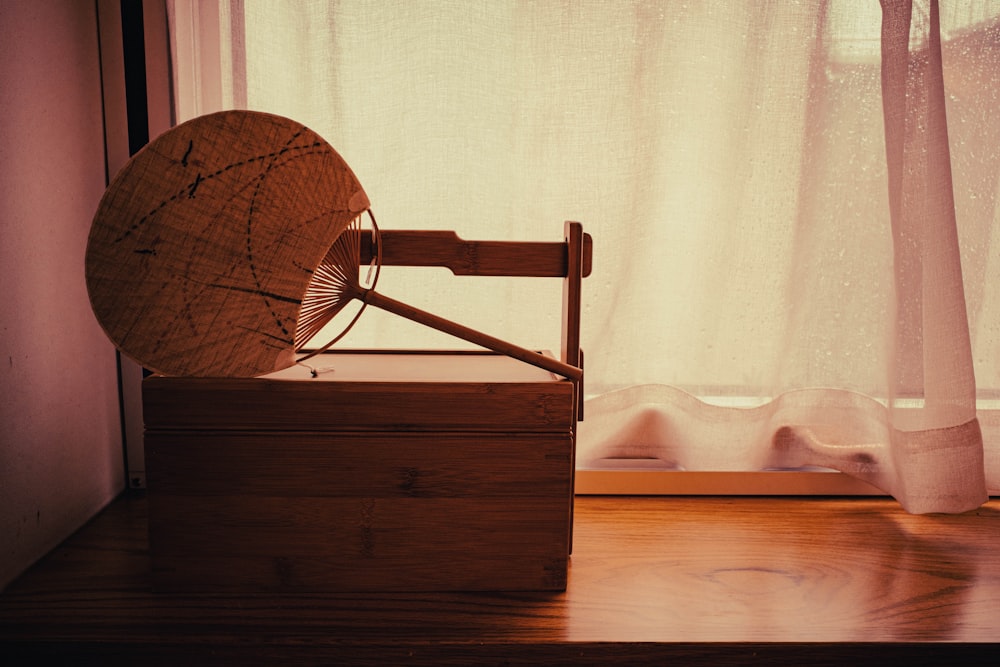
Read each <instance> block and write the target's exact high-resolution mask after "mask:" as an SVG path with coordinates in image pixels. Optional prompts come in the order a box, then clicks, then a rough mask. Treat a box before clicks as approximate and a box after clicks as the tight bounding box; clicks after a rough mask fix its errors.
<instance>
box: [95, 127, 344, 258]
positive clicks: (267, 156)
mask: <svg viewBox="0 0 1000 667" xmlns="http://www.w3.org/2000/svg"><path fill="white" fill-rule="evenodd" d="M290 141H291V140H290ZM320 148H322V149H323V150H316V149H320ZM300 151H304V152H300ZM291 152H297V153H298V154H297V155H294V156H290V158H289V159H291V160H295V159H299V158H301V157H305V156H307V155H315V154H325V153H328V152H329V149H326V148H325V147H324V144H323V142H322V141H314V142H313V143H310V144H302V145H301V146H288V145H287V144H286V145H285V147H283V148H282V149H281V150H277V151H272V152H270V153H264V154H261V155H255V156H253V157H249V158H247V159H245V160H240V161H239V162H233V163H231V164H227V165H226V166H224V167H222V168H220V169H217V170H216V171H214V172H212V173H210V174H209V175H208V176H205V175H203V174H202V173H201V172H198V174H197V175H196V176H195V178H194V180H193V181H191V182H189V183H186V184H185V185H184V186H183V187H182V188H181V189H180V191H179V192H177V194H175V195H172V196H171V197H168V198H167V199H164V200H163V201H161V202H160V203H159V204H157V205H156V206H155V207H154V208H152V209H151V210H150V211H149V212H148V213H146V215H144V216H142V217H141V218H139V219H138V220H136V221H135V222H134V223H132V225H130V226H129V228H128V229H126V230H125V231H124V232H123V233H122V234H121V236H119V237H118V238H116V239H114V240H113V241H112V243H121V242H122V241H124V240H125V239H127V238H128V237H129V236H131V235H132V233H133V232H136V231H138V230H139V229H140V228H142V227H143V226H145V225H146V223H147V222H149V220H150V218H152V217H153V216H155V215H156V214H157V213H160V212H161V211H162V210H163V209H165V208H166V207H168V206H170V205H171V204H172V203H174V202H176V201H177V200H179V199H185V198H191V197H192V196H193V195H194V192H195V190H197V188H198V186H199V185H201V184H202V183H204V182H205V181H210V180H212V179H214V178H218V177H219V176H222V175H223V174H225V173H227V172H229V171H232V170H233V169H237V168H239V167H245V166H247V165H250V164H253V163H254V162H264V161H266V160H273V159H274V158H277V157H281V156H283V155H286V154H287V153H291ZM273 166H274V165H272V168H273Z"/></svg>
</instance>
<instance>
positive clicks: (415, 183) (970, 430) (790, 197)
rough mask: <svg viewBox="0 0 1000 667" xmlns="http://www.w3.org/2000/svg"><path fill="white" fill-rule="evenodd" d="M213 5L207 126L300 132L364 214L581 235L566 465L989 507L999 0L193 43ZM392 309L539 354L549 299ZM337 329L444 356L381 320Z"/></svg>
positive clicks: (416, 285)
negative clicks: (582, 371)
mask: <svg viewBox="0 0 1000 667" xmlns="http://www.w3.org/2000/svg"><path fill="white" fill-rule="evenodd" d="M205 4H206V3H204V2H196V1H194V0H171V2H170V6H171V7H172V15H173V16H174V17H177V16H181V17H182V20H180V21H175V23H177V25H175V27H176V28H178V29H182V28H183V27H184V25H185V24H186V23H190V22H192V21H193V22H194V23H196V24H197V25H200V26H202V30H201V33H202V34H201V37H200V39H201V40H202V42H209V43H208V44H207V46H206V48H205V49H204V52H205V53H210V54H215V53H216V52H218V53H219V54H220V55H219V56H218V58H221V62H219V63H216V62H215V61H214V60H213V61H212V63H211V64H212V67H211V68H209V69H212V70H213V71H218V72H219V77H218V78H220V79H221V82H220V83H218V84H217V85H215V86H214V87H212V90H216V89H218V90H222V91H237V92H233V93H232V94H230V95H229V96H228V98H227V97H226V96H225V95H223V99H222V100H221V101H220V102H219V105H220V108H227V107H236V106H244V105H245V106H247V107H248V108H252V109H257V110H261V111H269V112H272V113H278V114H282V115H286V116H289V117H292V118H295V119H296V120H298V121H300V122H303V123H305V124H307V125H309V126H310V127H311V128H312V129H314V130H316V131H317V132H319V133H320V134H321V135H322V136H324V137H325V138H326V139H327V140H328V141H330V142H331V143H332V144H333V146H334V147H336V148H337V150H338V151H339V152H341V154H342V155H344V157H345V159H347V161H348V163H349V164H351V166H352V168H353V169H354V171H355V172H356V173H357V174H358V176H359V178H360V180H361V182H362V183H363V184H364V186H365V189H366V191H367V192H368V194H369V196H370V198H371V199H372V202H373V209H374V211H375V212H376V215H377V216H378V218H379V222H380V225H381V226H383V227H386V228H439V229H454V230H456V231H457V232H458V233H459V234H460V235H461V236H463V237H466V238H501V239H502V238H513V239H543V240H544V239H547V238H551V237H552V235H553V234H556V235H558V234H560V233H561V230H562V221H563V220H565V219H575V220H580V221H582V222H583V223H584V227H585V229H586V230H587V231H588V232H589V233H591V234H592V235H593V236H594V239H595V246H594V253H595V254H594V273H593V275H592V276H591V277H590V278H588V280H587V282H586V284H585V300H584V318H583V319H584V331H583V345H584V349H585V350H586V352H587V389H588V391H589V392H591V394H592V395H591V396H589V397H588V405H587V409H586V420H585V421H584V422H583V423H582V424H581V425H580V431H579V441H578V457H577V458H578V464H579V465H580V466H581V467H592V468H602V467H622V466H624V467H628V466H630V465H638V464H641V465H642V467H643V468H645V469H648V468H650V467H654V468H660V469H668V470H719V471H758V470H798V469H815V468H823V469H835V470H841V471H843V472H845V473H848V474H850V475H853V476H856V477H858V478H860V479H864V480H865V481H868V482H870V483H872V484H874V485H875V486H877V487H878V488H881V489H883V490H885V491H886V492H888V493H890V494H892V495H893V496H894V497H896V498H897V499H899V501H900V502H901V503H902V504H903V506H904V507H905V508H906V509H907V510H909V511H911V512H961V511H965V510H968V509H971V508H974V507H976V506H978V505H979V504H981V503H982V502H983V501H984V500H985V498H986V494H987V489H988V488H991V489H996V490H1000V441H998V436H1000V418H998V417H997V415H998V414H1000V412H998V408H1000V328H998V327H997V326H996V324H995V322H997V321H1000V295H998V293H1000V290H997V289H996V288H995V287H993V285H996V284H997V283H998V282H1000V260H998V258H997V255H998V253H997V252H996V251H995V247H994V245H993V230H995V229H998V228H1000V217H998V214H997V211H998V207H997V200H998V196H1000V194H998V192H1000V157H998V151H1000V148H998V145H1000V122H998V121H997V119H996V118H994V116H995V114H994V113H993V111H992V109H993V108H996V103H997V102H998V100H997V92H996V91H997V90H998V88H1000V81H998V80H997V79H998V74H997V72H998V71H1000V66H998V63H1000V19H998V15H1000V8H998V7H995V6H993V5H992V4H991V3H989V2H980V1H976V0H971V1H970V0H965V1H960V2H959V1H955V2H945V3H943V6H941V5H939V3H938V1H937V0H912V1H911V0H882V2H879V1H878V0H822V1H817V2H810V3H786V2H749V1H748V2H722V1H719V2H699V3H689V2H687V3H685V2H675V1H670V0H659V1H657V0H633V1H630V2H623V3H602V2H597V1H596V0H595V1H593V2H569V1H567V2H546V3H528V2H521V1H519V0H507V1H499V0H498V1H497V2H490V3H467V2H464V1H462V0H450V1H449V0H435V1H433V2H430V1H428V2H420V1H413V2H376V1H370V2H369V1H365V0H357V1H356V2H351V3H331V2H326V1H322V2H305V1H304V2H296V3H281V2H274V1H268V0H232V1H231V2H228V3H219V4H218V9H219V13H218V15H217V16H215V18H214V19H213V21H210V22H209V23H212V25H215V26H217V27H216V28H215V32H214V33H212V31H211V30H209V29H206V28H205V25H206V22H205V21H203V20H202V21H199V20H198V19H197V17H199V16H203V15H204V14H205ZM234 14H236V15H238V16H236V18H233V15H234ZM220 16H221V18H219V17H220ZM192 17H194V18H192ZM232 26H236V28H233V27H232ZM210 33H212V34H215V35H216V36H217V37H218V40H217V41H218V44H211V43H210V42H211V39H210V38H209V37H208V36H207V35H209V34H210ZM237 33H238V34H237ZM234 35H235V36H234ZM181 41H183V40H181ZM179 43H180V42H178V44H179ZM176 46H177V44H175V47H176ZM185 48H186V49H189V50H190V49H191V48H192V47H185ZM193 48H195V49H197V44H196V45H195V47H193ZM213 48H214V50H213ZM187 55H189V54H187V51H182V52H181V53H175V57H176V58H184V57H187ZM214 57H215V56H213V58H214ZM190 69H191V68H190V67H184V66H176V67H175V71H176V72H177V73H178V79H177V84H178V91H179V92H178V95H179V96H180V97H183V98H184V99H187V98H191V99H194V98H195V97H196V95H195V93H197V91H198V90H200V89H202V88H205V86H206V85H207V84H206V83H205V82H200V83H199V82H196V81H188V80H186V79H185V72H188V71H189V70H190ZM200 71H202V72H204V71H205V68H201V70H200ZM185 90H189V91H193V92H191V93H185V92H184V91H185ZM179 102H180V101H179ZM186 108H189V109H190V111H189V113H190V114H195V113H206V112H209V111H213V110H215V108H212V107H211V106H210V105H209V106H205V105H202V106H201V107H198V106H197V105H195V106H191V107H186ZM181 120H183V118H181ZM991 277H992V280H991ZM380 291H385V293H387V294H390V295H392V296H394V297H396V298H400V299H401V300H403V301H408V302H411V303H414V304H415V305H419V306H421V307H424V308H426V309H427V310H431V311H432V312H436V313H438V314H441V315H443V316H445V317H449V318H451V319H454V320H457V321H460V322H462V323H464V324H467V325H469V326H473V327H476V328H479V329H482V330H484V331H486V332H488V333H491V334H493V335H496V336H498V337H501V338H506V339H509V340H511V341H513V342H517V343H519V344H522V345H527V346H536V347H545V346H546V345H547V344H548V345H551V343H548V341H555V340H558V326H559V313H560V305H559V294H558V289H553V290H551V292H552V294H551V295H550V294H549V290H544V289H535V288H534V287H532V286H527V285H525V284H524V283H523V282H518V281H516V280H514V281H503V280H498V281H495V282H493V281H486V286H485V287H483V286H482V284H481V283H478V282H477V283H476V285H474V286H473V285H468V284H467V283H462V284H460V285H456V283H455V278H454V277H452V276H450V275H438V274H436V273H433V272H432V274H431V275H429V276H428V275H427V274H426V273H422V274H420V275H419V277H418V276H415V275H413V274H411V273H407V272H405V271H399V272H397V271H393V272H389V271H386V272H383V276H382V278H381V279H380ZM484 303H485V304H489V305H488V307H484ZM350 336H351V339H350V340H345V341H344V342H343V345H344V346H353V345H358V346H372V345H374V346H380V347H455V346H456V345H455V341H453V340H450V339H446V338H442V336H441V335H440V334H437V333H436V332H431V331H426V330H422V329H421V328H419V327H417V326H416V325H411V324H409V323H406V322H401V321H400V320H399V319H398V318H392V317H391V316H383V315H381V314H378V313H372V315H371V316H370V317H369V315H368V314H367V313H366V316H365V317H364V318H362V320H361V321H360V322H359V325H358V326H357V327H356V328H355V330H353V331H352V333H351V335H350ZM555 347H556V349H558V346H557V345H556V346H555ZM977 376H978V379H979V386H978V387H977ZM984 442H985V446H984Z"/></svg>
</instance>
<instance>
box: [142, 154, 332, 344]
mask: <svg viewBox="0 0 1000 667" xmlns="http://www.w3.org/2000/svg"><path fill="white" fill-rule="evenodd" d="M296 136H297V135H296ZM291 141H294V137H293V138H292V139H290V140H289V142H286V149H283V150H279V151H272V152H271V153H267V154H265V155H259V156H255V157H253V158H250V159H247V160H242V161H240V162H236V163H233V164H232V165H230V166H229V167H227V168H223V169H219V170H217V171H216V172H215V173H214V174H212V175H211V177H213V178H214V177H216V176H218V175H220V174H222V173H224V172H225V171H227V170H228V169H229V168H230V167H233V166H244V165H248V164H252V163H254V162H260V161H262V160H264V159H267V158H268V157H269V156H273V157H274V158H277V157H280V156H281V155H282V154H285V155H287V154H288V153H289V152H292V151H295V150H304V149H309V148H312V147H313V146H317V145H318V146H324V145H323V144H322V142H315V143H314V144H312V145H303V146H292V147H287V143H290V142H291ZM328 154H329V149H328V148H326V147H325V146H324V147H323V149H322V150H304V152H300V153H296V154H295V155H291V156H288V159H287V160H285V161H277V160H276V159H275V161H274V162H273V163H272V165H271V167H270V169H274V168H277V167H280V166H284V165H286V164H288V163H289V162H291V161H293V160H299V159H302V158H306V157H309V156H312V155H328ZM260 177H261V174H258V175H257V176H255V177H254V178H252V179H245V180H244V181H242V183H241V186H242V187H240V188H238V189H236V190H234V191H233V192H231V193H230V197H229V199H230V201H231V200H232V199H235V198H236V197H237V196H238V195H239V194H240V193H242V192H243V191H245V189H247V188H249V187H255V188H256V187H257V185H258V183H257V182H258V181H259V179H260ZM182 192H183V191H182ZM177 199H181V197H180V196H175V197H172V198H171V199H169V200H167V203H169V202H170V201H176V200H177ZM163 208H164V206H163V205H159V206H157V208H156V209H155V210H154V212H158V211H160V210H162V209H163ZM333 212H335V211H329V210H328V211H323V212H321V213H320V214H319V215H317V216H314V217H312V218H309V219H307V220H303V221H301V222H302V224H303V225H306V226H308V225H309V224H310V223H312V222H314V221H315V220H318V219H321V218H323V217H325V216H327V215H330V214H331V213H333ZM275 242H280V239H277V240H276V241H275ZM248 245H249V241H248ZM237 268H239V265H237V264H233V265H232V266H230V272H232V271H235V270H236V269H237ZM230 275H231V273H230ZM181 277H183V278H184V281H183V283H182V285H181V286H180V289H181V290H182V293H183V300H184V302H185V303H189V304H190V303H194V302H195V301H197V299H198V297H199V294H200V292H201V291H203V290H204V289H224V290H233V289H237V290H239V291H243V292H247V293H251V294H259V295H261V296H262V297H263V298H264V301H265V304H266V305H267V308H268V310H269V311H270V314H271V316H272V317H274V318H275V321H276V322H278V326H279V328H280V329H282V332H283V334H284V336H285V337H284V338H281V337H278V336H276V335H273V334H270V333H268V332H266V331H256V333H258V334H260V335H261V336H264V337H265V338H266V339H273V340H274V343H273V347H274V348H275V349H284V347H286V346H287V345H288V344H289V343H290V342H291V338H290V335H289V332H288V330H287V328H285V327H282V326H281V322H280V318H279V317H278V316H277V313H275V311H274V309H273V308H272V307H271V305H270V303H269V302H268V301H267V293H265V292H264V290H263V289H261V288H260V285H259V282H258V285H257V287H258V288H257V289H249V288H239V287H237V286H235V285H226V284H224V283H204V282H200V283H199V282H198V281H195V280H193V279H192V278H191V275H190V272H181ZM254 278H255V280H256V276H255V277H254ZM191 285H197V290H195V291H190V290H189V287H190V286H191ZM164 286H165V285H164ZM289 301H291V302H293V303H294V302H298V300H297V299H289ZM181 319H184V320H186V321H187V326H188V328H189V329H190V330H191V332H192V334H194V335H197V327H196V326H195V321H194V319H193V316H192V314H191V311H190V309H188V308H184V309H182V310H179V311H178V312H177V313H176V314H175V316H174V318H173V319H172V320H171V322H170V326H169V327H166V328H165V329H164V332H163V335H162V336H161V337H160V338H158V339H157V340H156V341H155V343H154V344H153V351H154V352H159V350H160V346H161V344H162V343H163V342H164V340H165V338H166V337H167V332H168V331H169V330H170V329H172V328H173V327H175V326H177V325H178V320H181ZM213 323H214V322H213ZM211 328H212V326H209V329H211ZM240 328H242V329H244V330H248V329H246V327H240ZM262 342H263V341H262Z"/></svg>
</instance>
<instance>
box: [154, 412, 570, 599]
mask: <svg viewBox="0 0 1000 667" xmlns="http://www.w3.org/2000/svg"><path fill="white" fill-rule="evenodd" d="M146 445H147V470H148V482H149V503H150V543H151V551H152V555H153V578H154V584H155V586H156V587H157V588H158V589H160V590H178V591H179V590H196V591H206V592H211V591H242V592H254V591H323V590H325V591H335V590H344V591H348V590H370V591H379V590H397V591H400V590H411V591H418V590H561V589H563V588H564V587H565V585H566V568H567V559H568V548H569V545H568V540H569V530H570V522H571V518H570V503H571V499H572V488H571V487H572V448H573V439H572V436H571V434H569V433H566V434H563V435H557V434H551V435H550V434H511V435H507V436H503V437H499V436H496V435H484V434H481V433H477V434H443V435H435V434H397V433H392V434H367V433H357V432H355V433H260V432H251V433H236V432H219V433H211V432H161V431H156V430H153V431H150V432H148V433H147V443H146Z"/></svg>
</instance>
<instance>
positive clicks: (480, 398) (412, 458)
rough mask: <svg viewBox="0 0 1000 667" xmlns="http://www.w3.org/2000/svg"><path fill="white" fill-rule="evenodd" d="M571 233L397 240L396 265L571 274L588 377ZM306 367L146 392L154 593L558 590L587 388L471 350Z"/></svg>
mask: <svg viewBox="0 0 1000 667" xmlns="http://www.w3.org/2000/svg"><path fill="white" fill-rule="evenodd" d="M566 229H567V240H566V242H565V243H554V244H545V243H541V244H539V243H531V244H520V243H495V242H493V243H482V242H479V243H470V242H465V241H461V240H460V239H458V238H457V237H455V236H454V234H447V233H445V234H442V233H440V232H384V233H383V243H384V247H383V263H385V264H397V265H398V264H408V265H431V264H433V265H443V266H449V267H451V268H452V270H453V271H454V272H456V273H457V274H471V275H479V274H488V275H538V276H554V277H558V276H561V277H563V278H564V304H565V305H564V313H563V320H564V332H563V349H562V350H561V354H560V359H561V361H562V362H563V363H566V364H571V365H573V366H576V367H582V354H581V353H580V350H579V310H580V280H581V278H582V276H583V275H585V274H586V273H588V272H589V266H590V246H591V244H590V239H589V237H586V235H584V234H583V233H582V229H581V228H580V226H579V224H577V223H568V224H567V227H566ZM414 235H416V236H414ZM415 247H416V248H417V249H419V250H421V252H414V248H415ZM435 249H436V250H435ZM550 356H551V355H550ZM308 363H309V365H310V366H313V367H331V368H332V369H333V370H332V372H325V373H320V374H319V375H318V376H316V377H313V376H312V374H311V373H310V372H309V370H308V369H307V368H305V367H303V366H296V367H293V368H290V369H286V370H284V371H280V372H278V373H273V374H271V375H267V376H263V377H257V378H181V377H162V376H153V377H150V378H147V379H146V380H145V381H144V386H143V413H144V419H145V422H146V440H145V447H146V470H147V483H148V493H149V525H150V528H149V532H150V553H151V557H152V567H153V584H154V587H155V588H156V589H157V590H163V591H193V592H222V591H224V592H240V593H242V592H246V593H254V592H316V591H460V590H480V591H483V590H492V591H510V590H564V589H565V587H566V576H567V565H568V558H569V552H570V548H571V531H572V507H573V505H572V500H573V474H574V465H575V460H574V459H575V456H574V454H575V431H576V422H577V419H578V418H579V416H580V414H581V410H580V408H581V406H582V400H581V395H580V394H581V391H580V387H581V383H582V373H580V374H579V377H577V378H574V379H572V380H568V379H564V378H562V377H559V376H556V375H554V374H552V373H550V372H548V371H546V370H543V369H541V368H538V367H536V366H532V365H529V364H526V363H523V362H521V361H518V360H516V359H514V358H510V357H507V356H503V355H497V354H494V353H476V352H470V353H431V352H410V353H402V352H396V353H393V352H377V351H376V352H351V353H348V352H332V353H326V354H324V355H323V356H322V357H317V358H313V359H311V360H310V361H309V362H308Z"/></svg>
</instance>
